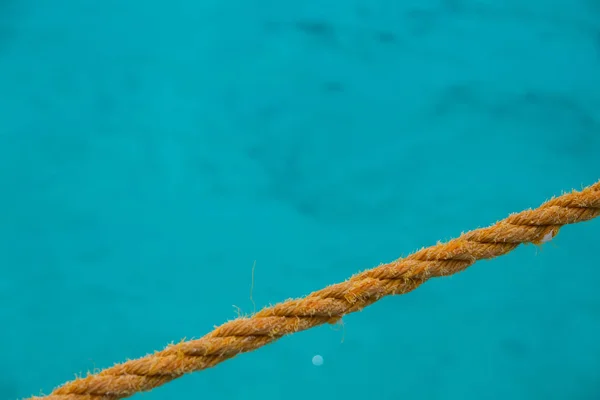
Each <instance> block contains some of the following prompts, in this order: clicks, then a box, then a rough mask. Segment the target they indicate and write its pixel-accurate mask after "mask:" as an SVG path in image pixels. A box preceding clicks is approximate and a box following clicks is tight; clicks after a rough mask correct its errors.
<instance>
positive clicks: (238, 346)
mask: <svg viewBox="0 0 600 400" xmlns="http://www.w3.org/2000/svg"><path fill="white" fill-rule="evenodd" d="M599 215H600V181H598V182H597V183H595V184H593V185H591V186H589V187H587V188H585V189H583V190H581V191H573V192H571V193H567V194H563V195H562V196H560V197H556V198H553V199H551V200H549V201H547V202H546V203H544V204H543V205H542V206H540V207H539V208H537V209H534V210H527V211H523V212H520V213H516V214H512V215H510V216H509V217H508V218H506V219H504V220H502V221H499V222H497V223H496V224H494V225H492V226H490V227H488V228H482V229H476V230H473V231H470V232H467V233H464V234H462V235H461V236H459V237H458V238H456V239H453V240H450V241H449V242H447V243H438V244H437V245H435V246H432V247H428V248H425V249H422V250H419V251H417V252H416V253H413V254H411V255H409V256H408V257H406V258H402V259H398V260H396V261H393V262H391V263H389V264H384V265H380V266H379V267H376V268H374V269H371V270H367V271H364V272H361V273H359V274H356V275H354V276H352V277H351V278H350V279H348V280H347V281H345V282H342V283H338V284H334V285H331V286H329V287H326V288H324V289H322V290H319V291H317V292H314V293H311V294H310V295H308V296H307V297H305V298H301V299H295V300H288V301H285V302H283V303H280V304H277V305H275V306H273V307H269V308H265V309H263V310H261V311H259V312H258V313H256V314H254V315H252V316H251V317H244V318H237V319H235V320H233V321H230V322H227V323H225V324H223V325H221V326H219V327H217V328H216V329H215V330H213V331H212V332H211V333H209V334H207V335H206V336H204V337H202V338H200V339H197V340H192V341H188V342H181V343H178V344H174V345H169V346H167V347H166V348H165V349H164V350H162V351H158V352H155V353H154V354H150V355H148V356H145V357H142V358H139V359H136V360H130V361H127V362H124V363H122V364H117V365H115V366H113V367H111V368H107V369H105V370H103V371H100V372H99V373H97V374H93V375H89V376H87V377H85V378H80V379H76V380H74V381H72V382H68V383H65V384H64V385H63V386H60V387H58V388H56V389H55V390H54V391H53V392H52V393H51V394H49V395H47V396H36V397H31V398H30V399H29V400H117V399H123V398H126V397H129V396H132V395H133V394H135V393H138V392H144V391H148V390H151V389H154V388H156V387H158V386H161V385H164V384H165V383H167V382H170V381H172V380H174V379H176V378H179V377H181V376H182V375H185V374H188V373H191V372H195V371H200V370H203V369H206V368H210V367H214V366H215V365H217V364H219V363H221V362H223V361H225V360H227V359H229V358H232V357H234V356H236V355H238V354H240V353H246V352H249V351H253V350H256V349H258V348H259V347H262V346H265V345H267V344H269V343H272V342H274V341H276V340H277V339H280V338H281V337H283V336H285V335H289V334H291V333H295V332H300V331H304V330H306V329H310V328H313V327H315V326H318V325H323V324H326V323H331V324H333V323H336V322H338V321H339V320H340V319H341V318H342V317H343V316H344V315H346V314H350V313H353V312H355V311H359V310H362V309H363V308H365V307H366V306H368V305H371V304H373V303H375V302H376V301H377V300H379V299H381V298H382V297H385V296H389V295H398V294H404V293H408V292H410V291H411V290H414V289H415V288H417V287H418V286H419V285H421V284H422V283H423V282H425V281H426V280H428V279H430V278H434V277H441V276H447V275H451V274H455V273H457V272H460V271H462V270H464V269H465V268H467V267H469V266H471V265H472V264H473V263H475V262H476V261H478V260H482V259H490V258H494V257H498V256H501V255H503V254H506V253H508V252H510V251H512V250H514V249H515V248H516V247H517V246H519V245H520V244H525V243H534V244H542V243H546V242H548V241H550V240H551V239H552V238H554V237H555V236H556V234H557V233H558V231H559V229H560V228H561V227H562V226H564V225H567V224H574V223H578V222H583V221H588V220H591V219H593V218H596V217H598V216H599Z"/></svg>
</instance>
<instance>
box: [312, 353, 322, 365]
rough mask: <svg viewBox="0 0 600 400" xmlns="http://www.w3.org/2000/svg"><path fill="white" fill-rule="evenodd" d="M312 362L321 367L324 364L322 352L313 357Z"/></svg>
mask: <svg viewBox="0 0 600 400" xmlns="http://www.w3.org/2000/svg"><path fill="white" fill-rule="evenodd" d="M312 363H313V365H314V366H315V367H320V366H321V365H323V357H322V356H321V355H320V354H317V355H316V356H314V357H313V358H312Z"/></svg>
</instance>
